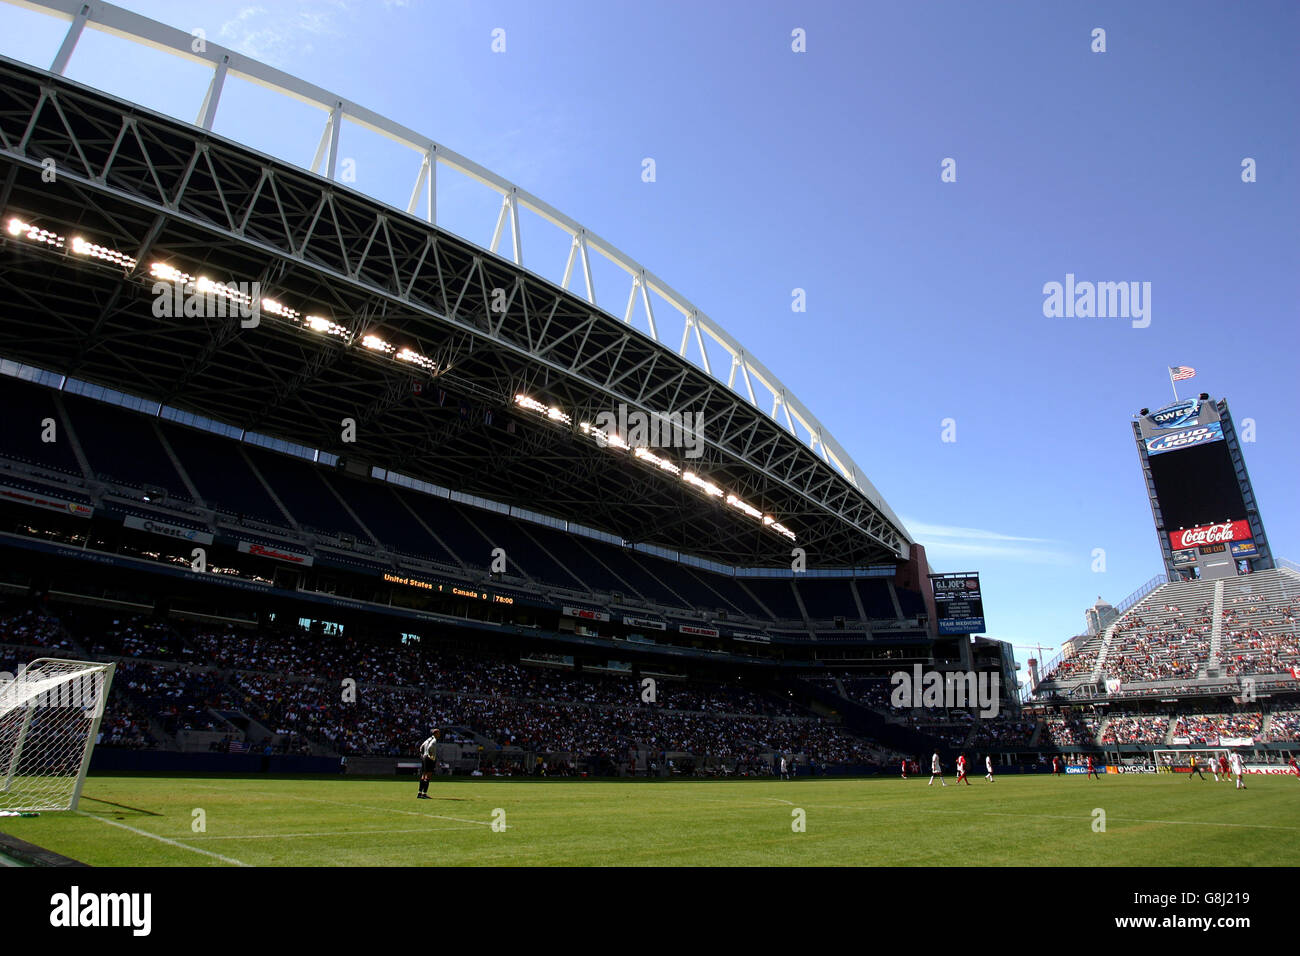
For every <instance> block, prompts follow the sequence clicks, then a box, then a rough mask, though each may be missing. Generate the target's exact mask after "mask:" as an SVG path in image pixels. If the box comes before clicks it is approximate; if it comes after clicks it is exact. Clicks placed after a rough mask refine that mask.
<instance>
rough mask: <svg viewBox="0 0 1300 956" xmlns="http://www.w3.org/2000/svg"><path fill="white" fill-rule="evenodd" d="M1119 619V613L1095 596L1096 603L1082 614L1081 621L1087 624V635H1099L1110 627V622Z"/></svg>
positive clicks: (1099, 596) (1098, 596)
mask: <svg viewBox="0 0 1300 956" xmlns="http://www.w3.org/2000/svg"><path fill="white" fill-rule="evenodd" d="M1117 617H1119V613H1118V612H1117V611H1116V610H1115V608H1113V607H1112V606H1111V605H1109V604H1107V603H1106V602H1105V601H1103V600H1102V599H1101V595H1100V594H1099V595H1097V603H1096V604H1094V605H1093V606H1092V607H1090V608H1088V610H1086V611H1084V612H1083V619H1084V620H1085V621H1087V623H1088V633H1089V634H1090V635H1096V634H1100V633H1101V632H1102V631H1104V630H1106V628H1107V627H1108V626H1109V625H1110V622H1111V621H1113V620H1115V618H1117Z"/></svg>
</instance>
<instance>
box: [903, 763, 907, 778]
mask: <svg viewBox="0 0 1300 956" xmlns="http://www.w3.org/2000/svg"><path fill="white" fill-rule="evenodd" d="M903 779H904V780H906V779H907V761H906V760H904V761H903Z"/></svg>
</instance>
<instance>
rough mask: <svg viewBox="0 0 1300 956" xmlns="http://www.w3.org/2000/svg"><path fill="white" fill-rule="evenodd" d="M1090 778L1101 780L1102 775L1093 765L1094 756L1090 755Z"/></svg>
mask: <svg viewBox="0 0 1300 956" xmlns="http://www.w3.org/2000/svg"><path fill="white" fill-rule="evenodd" d="M1088 776H1089V777H1096V778H1097V779H1098V780H1100V779H1101V774H1099V773H1098V772H1097V768H1096V767H1095V766H1094V765H1093V762H1092V754H1088Z"/></svg>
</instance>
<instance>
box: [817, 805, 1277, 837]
mask: <svg viewBox="0 0 1300 956" xmlns="http://www.w3.org/2000/svg"><path fill="white" fill-rule="evenodd" d="M809 809H814V808H813V807H812V806H810V807H809ZM815 809H818V810H879V809H880V808H879V807H843V806H834V805H829V804H823V805H822V806H819V807H816V808H815ZM899 812H903V813H911V812H915V813H965V814H974V815H976V816H985V817H1015V818H1016V819H1023V818H1026V817H1038V818H1041V819H1044V820H1078V819H1080V817H1079V816H1078V815H1075V816H1069V815H1068V814H1064V813H1000V812H998V811H997V810H941V809H938V808H935V807H913V808H908V809H907V810H902V811H899ZM1106 819H1107V820H1109V821H1111V822H1115V821H1118V822H1120V823H1167V824H1174V825H1178V826H1188V827H1244V828H1246V829H1250V830H1288V831H1300V827H1279V826H1272V825H1270V824H1267V823H1222V822H1219V821H1202V820H1145V819H1143V818H1141V817H1117V816H1115V815H1113V814H1111V815H1110V816H1108V817H1107V818H1106Z"/></svg>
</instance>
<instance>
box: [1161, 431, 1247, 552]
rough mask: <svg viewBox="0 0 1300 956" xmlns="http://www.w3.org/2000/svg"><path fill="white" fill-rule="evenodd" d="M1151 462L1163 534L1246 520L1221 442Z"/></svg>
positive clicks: (1238, 488)
mask: <svg viewBox="0 0 1300 956" xmlns="http://www.w3.org/2000/svg"><path fill="white" fill-rule="evenodd" d="M1150 462H1151V477H1152V479H1153V480H1154V481H1155V485H1156V496H1157V497H1158V498H1159V499H1160V510H1161V511H1162V512H1163V514H1164V518H1165V528H1166V530H1168V531H1174V530H1176V529H1178V528H1192V527H1195V526H1198V525H1207V524H1214V523H1216V522H1223V521H1240V520H1243V519H1244V518H1245V517H1246V506H1245V503H1244V502H1243V501H1242V500H1241V485H1240V484H1239V483H1238V481H1237V475H1236V472H1235V471H1234V470H1233V467H1232V459H1231V458H1229V457H1228V446H1227V445H1226V444H1225V443H1224V442H1222V441H1216V442H1210V443H1208V444H1204V445H1194V446H1192V447H1191V448H1184V449H1181V450H1179V451H1171V452H1166V453H1165V454H1162V455H1152V456H1151V459H1150Z"/></svg>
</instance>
